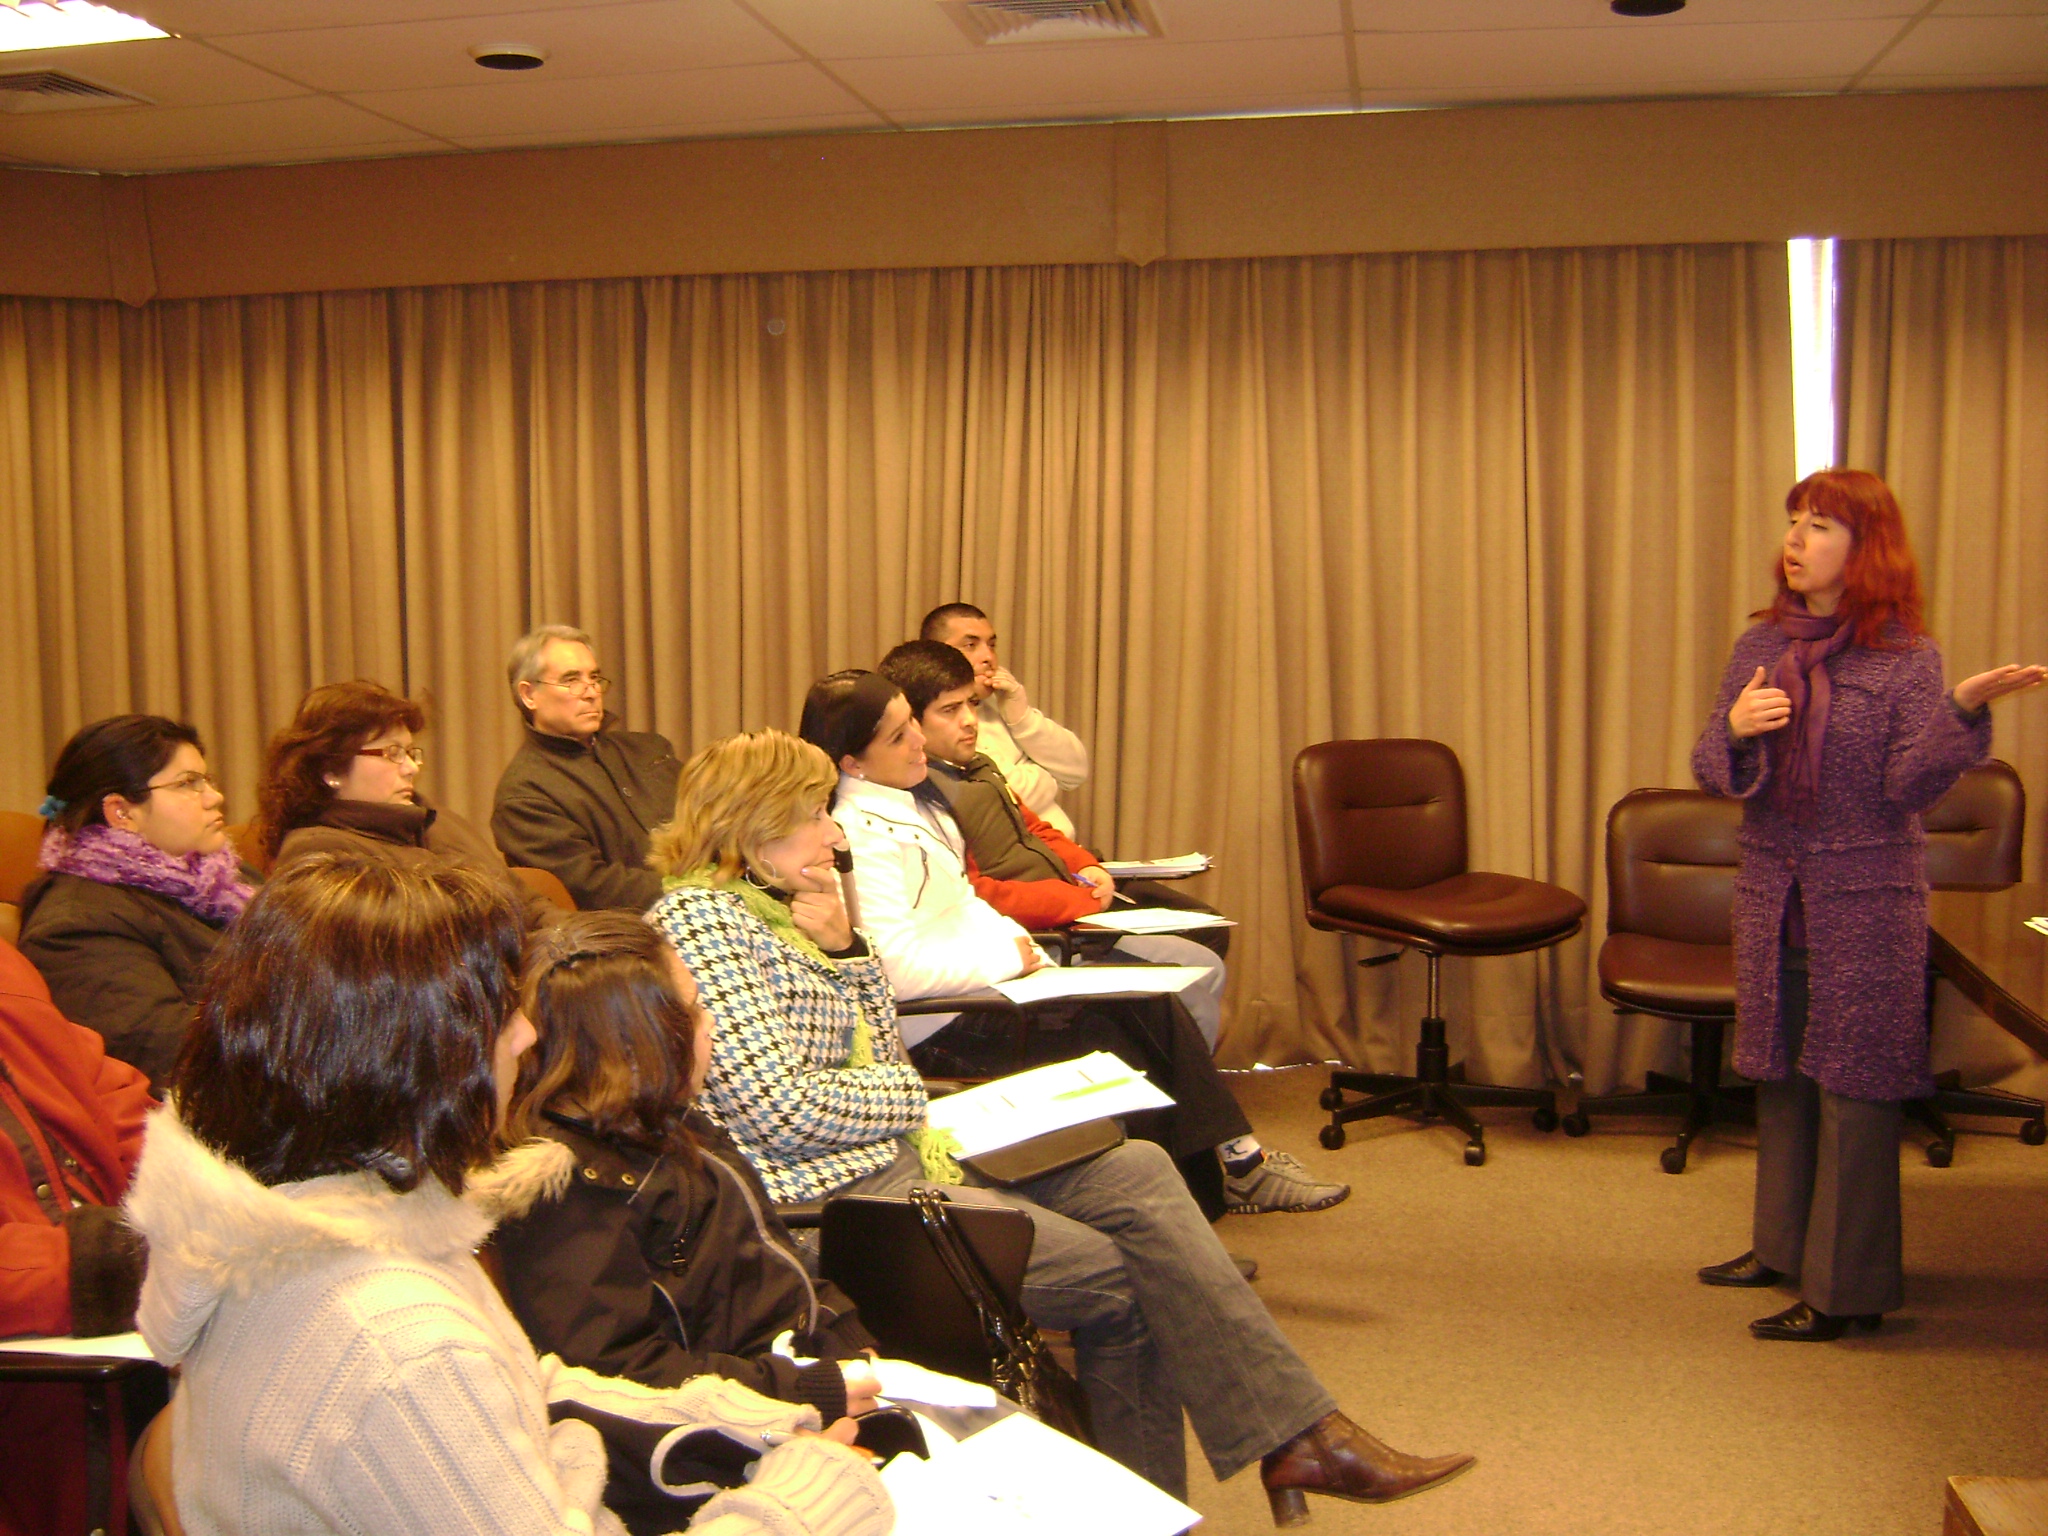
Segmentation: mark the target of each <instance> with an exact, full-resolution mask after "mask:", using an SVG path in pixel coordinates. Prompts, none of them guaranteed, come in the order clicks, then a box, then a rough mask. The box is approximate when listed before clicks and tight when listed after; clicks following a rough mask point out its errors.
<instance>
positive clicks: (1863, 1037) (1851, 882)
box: [1692, 469, 2048, 1341]
mask: <svg viewBox="0 0 2048 1536" xmlns="http://www.w3.org/2000/svg"><path fill="white" fill-rule="evenodd" d="M1785 508H1786V511H1787V512H1788V513H1789V514H1790V517H1791V523H1790V526H1789V527H1788V528H1787V529H1786V531H1785V542H1784V547H1783V549H1782V550H1781V551H1780V554H1779V558H1778V562H1777V587H1778V592H1777V598H1776V600H1775V601H1774V602H1773V603H1772V605H1771V606H1770V607H1769V608H1767V609H1765V610H1763V611H1762V612H1761V613H1759V614H1757V615H1756V617H1757V619H1758V620H1759V622H1758V623H1757V624H1755V625H1754V626H1752V627H1751V628H1750V629H1749V631H1748V632H1747V633H1745V634H1744V635H1743V636H1742V638H1741V639H1740V640H1738V641H1736V642H1735V654H1734V656H1733V658H1732V659H1731V660H1730V661H1729V663H1728V670H1727V672H1726V674H1725V675H1724V676H1723V677H1722V679H1721V689H1720V693H1719V694H1718V696H1717V697H1716V698H1715V700H1714V708H1713V713H1712V714H1711V715H1709V716H1708V719H1707V728H1706V730H1705V731H1704V732H1703V733H1702V734H1701V736H1700V739H1699V744H1698V745H1697V746H1696V747H1694V749H1693V757H1692V766H1693V774H1694V776H1695V777H1696V778H1697V779H1698V780H1699V783H1700V787H1701V788H1703V789H1705V790H1707V791H1708V792H1709V793H1711V794H1717V795H1728V796H1731V797H1733V798H1735V799H1739V800H1741V801H1742V802H1743V819H1742V832H1741V836H1740V842H1741V846H1742V865H1741V868H1740V869H1739V870H1738V871H1737V874H1736V879H1735V909H1734V932H1735V987H1736V1012H1737V1016H1738V1019H1739V1021H1740V1026H1739V1033H1738V1036H1737V1040H1736V1050H1735V1066H1736V1070H1737V1071H1739V1072H1741V1073H1742V1074H1743V1075H1744V1076H1746V1077H1752V1078H1755V1079H1757V1080H1758V1088H1757V1166H1756V1210H1755V1220H1754V1235H1753V1240H1752V1242H1753V1246H1752V1247H1751V1249H1750V1251H1749V1252H1748V1253H1745V1254H1743V1255H1742V1257H1741V1258H1739V1259H1731V1260H1729V1261H1728V1262H1727V1263H1725V1264H1713V1265H1709V1266H1708V1267H1707V1268H1705V1269H1702V1270H1701V1271H1700V1272H1699V1277H1700V1279H1701V1280H1702V1281H1704V1282H1705V1283H1706V1284H1708V1285H1732V1286H1746V1287H1763V1286H1771V1285H1776V1284H1777V1283H1778V1282H1779V1281H1781V1280H1793V1281H1796V1282H1797V1283H1798V1287H1799V1296H1800V1299H1799V1301H1798V1302H1797V1303H1795V1304H1794V1305H1792V1306H1790V1307H1788V1308H1786V1309H1785V1310H1784V1311H1782V1312H1778V1313H1776V1314H1774V1315H1772V1316H1770V1317H1765V1318H1759V1319H1758V1320H1757V1321H1755V1322H1753V1323H1751V1324H1750V1325H1749V1327H1750V1332H1751V1333H1753V1334H1755V1335H1756V1336H1757V1337H1758V1338H1760V1339H1791V1340H1801V1341H1824V1340H1829V1339H1837V1338H1840V1337H1841V1336H1842V1334H1843V1332H1844V1331H1845V1330H1846V1329H1847V1328H1848V1327H1849V1326H1850V1324H1852V1323H1853V1324H1855V1325H1856V1326H1858V1327H1860V1328H1865V1329H1870V1328H1875V1327H1877V1326H1878V1325H1879V1324H1880V1323H1881V1322H1882V1321H1883V1320H1884V1314H1885V1313H1887V1312H1890V1311H1893V1310H1895V1309H1896V1308H1897V1307H1898V1306H1899V1305H1900V1304H1901V1301H1902V1294H1901V1293H1902V1286H1903V1281H1902V1273H1901V1271H1902V1263H1901V1238H1900V1227H1899V1128H1900V1125H1899V1122H1900V1101H1902V1100H1904V1099H1909V1098H1917V1097H1920V1096H1923V1095H1925V1094H1929V1093H1932V1092H1933V1091H1934V1080H1933V1078H1932V1076H1931V1075H1930V1073H1929V1070H1928V1061H1927V1018H1926V1012H1925V1005H1924V998H1925V982H1924V975H1925V970H1926V964H1927V875H1926V860H1925V844H1926V834H1925V832H1924V831H1923V830H1922V828H1921V824H1920V815H1921V812H1923V811H1925V810H1926V809H1927V808H1928V807H1929V806H1931V805H1933V804H1934V802H1935V801H1937V800H1939V799H1940V798H1941V797H1942V795H1944V794H1945V793H1947V792H1948V790H1949V788H1950V786H1951V785H1953V784H1954V783H1955V782H1956V780H1957V779H1958V778H1960V777H1961V776H1962V774H1963V772H1964V771H1965V770H1966V769H1968V768H1970V767H1971V766H1972V765H1974V764H1976V763H1980V762H1982V761H1983V760H1984V759H1985V758H1986V757H1987V756H1989V755H1990V751H1991V714H1990V711H1989V709H1988V708H1987V707H1986V706H1988V705H1989V704H1990V702H1991V701H1992V700H1993V699H1995V698H1998V697H2000V696H2001V695H2003V694H2007V693H2014V692H2017V691H2019V690H2020V689H2023V688H2031V687H2034V686H2035V685H2037V684H2038V683H2040V682H2041V681H2042V680H2043V679H2044V677H2048V668H2043V667H2038V666H2032V667H2022V666H2006V667H1999V668H1996V669H1995V670H1993V671H1990V672H1982V673H1979V674H1978V675H1976V676H1975V677H1970V678H1965V679H1964V680H1963V681H1962V682H1960V683H1958V684H1957V685H1956V686H1955V688H1954V689H1952V690H1949V691H1944V690H1943V688H1942V668H1941V653H1940V652H1939V651H1938V650H1936V649H1935V646H1934V643H1933V641H1931V640H1930V639H1928V638H1927V634H1926V631H1925V627H1924V626H1923V624H1922V621H1921V597H1920V572H1919V568H1918V566H1917V565H1916V564H1915V562H1914V559H1913V553H1912V549H1911V547H1910V546H1909V545H1908V543H1907V540H1906V529H1905V522H1904V520H1903V518H1902V517H1901V516H1900V513H1899V506H1898V502H1897V501H1896V500H1894V499H1893V496H1892V493H1891V491H1890V489H1889V488H1888V487H1887V486H1886V485H1885V483H1884V482H1883V481H1882V480H1880V479H1878V478H1877V476H1875V475H1873V474H1870V473H1868V472H1867V471H1865V470H1855V469H1831V470H1823V471H1821V472H1819V473H1818V474H1813V475H1809V476H1807V478H1806V479H1804V480H1802V481H1800V482H1799V483H1798V484H1797V485H1795V486H1793V487H1792V490H1791V493H1790V494H1789V495H1788V496H1787V497H1786V498H1785Z"/></svg>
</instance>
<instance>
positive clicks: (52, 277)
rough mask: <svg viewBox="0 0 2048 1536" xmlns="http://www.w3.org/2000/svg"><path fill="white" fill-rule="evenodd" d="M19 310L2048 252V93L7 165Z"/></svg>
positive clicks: (0, 259) (2, 258)
mask: <svg viewBox="0 0 2048 1536" xmlns="http://www.w3.org/2000/svg"><path fill="white" fill-rule="evenodd" d="M0 227H4V229H5V231H6V238H5V239H4V240H0V292H8V293H19V294H39V295H55V296H68V297H78V298H124V299H127V300H129V301H131V302H139V301H140V300H142V299H144V298H147V297H150V296H152V295H154V296H157V297H162V298H195V297H208V296H215V295H222V294H244V293H289V292H301V291H309V290H319V289H343V288H382V287H398V286H410V285H415V284H434V283H477V282H497V281H525V280H536V279H550V278H589V277H620V276H644V275H660V274H669V273H700V272H764V271H819V270H835V269H846V268H854V269H859V268H878V267H883V268H885V267H922V266H956V265H1009V264H1017V263H1032V262H1095V261H1108V260H1115V259H1118V258H1123V259H1126V260H1134V261H1140V262H1143V261H1149V260H1153V259H1156V258H1159V257H1162V256H1165V257H1175V258H1199V257H1216V256H1254V255H1293V254H1310V253H1328V252H1340V251H1356V252H1368V251H1388V250H1482V249H1498V248H1504V247H1518V246H1596V245H1623V244H1646V243H1647V244H1663V243H1671V242H1694V241H1747V240H1777V239H1784V238H1786V237H1788V236H1792V235H1799V234H1828V235H1842V236H1852V237H1886V236H1910V235H1994V234H2038V233H2048V91H2043V90H2031V91H1979V92H1959V93H1943V94H1921V95H1898V96H1856V97H1841V96H1827V97H1819V96H1816V97H1788V98H1780V99H1772V100H1727V101H1719V100H1717V101H1663V102H1618V103H1603V104H1596V105H1577V106H1526V107H1488V108H1472V109H1464V110H1456V111H1440V112H1399V113H1378V114H1367V115H1362V116H1349V115H1347V116H1331V117H1296V118H1263V119H1232V120H1228V121H1216V122H1176V123H1126V124H1116V125H1108V124H1101V125H1088V126H1078V127H1064V128H1008V129H981V130H967V131H960V132H934V133H874V134H841V135H833V136H819V137H792V138H773V139H733V140H711V141H698V142H689V143H670V144H637V145H606V146H596V147H580V148H572V149H551V150H512V151H505V152H501V153H493V154H478V155H447V156H423V157H417V158H409V159H396V160H371V161H353V162H343V163H336V164H324V165H300V166H281V167H263V168H257V169H246V170H232V171H211V172H185V173H178V174H171V175H157V176H147V177H92V176H77V175H58V174H52V173H41V172H26V171H9V170H0Z"/></svg>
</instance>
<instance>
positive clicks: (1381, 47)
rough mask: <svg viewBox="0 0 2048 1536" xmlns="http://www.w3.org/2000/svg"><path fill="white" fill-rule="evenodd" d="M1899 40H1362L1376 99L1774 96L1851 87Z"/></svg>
mask: <svg viewBox="0 0 2048 1536" xmlns="http://www.w3.org/2000/svg"><path fill="white" fill-rule="evenodd" d="M1893 32H1894V28H1893V27H1892V25H1891V23H1889V22H1885V21H1852V22H1841V23H1832V24H1828V23H1811V22H1779V23H1774V24H1769V25H1757V26H1725V27H1688V28H1683V29H1676V28H1673V29H1667V30H1663V31H1657V32H1642V33H1624V32H1616V31H1610V30H1606V29H1592V28H1584V29H1577V30H1571V31H1563V30H1559V31H1521V32H1465V33H1455V32H1438V33H1407V34H1388V33H1380V34H1377V35H1374V36H1371V37H1360V38H1359V39H1358V40H1357V47H1358V78H1359V85H1360V87H1361V89H1363V90H1364V91H1366V92H1367V93H1368V94H1371V93H1372V92H1373V91H1374V89H1375V88H1378V87H1386V86H1404V87H1405V86H1417V87H1423V88H1438V89H1442V88H1464V87H1472V86H1482V87H1492V88H1496V89H1499V90H1502V91H1511V92H1516V93H1520V92H1525V91H1542V92H1545V93H1549V92H1553V91H1557V90H1573V89H1577V90H1582V91H1591V92H1595V93H1598V92H1602V91H1613V92H1621V91H1630V90H1635V89H1639V88H1642V87H1645V86H1651V85H1666V84H1669V85H1679V84H1684V85H1690V86H1691V87H1692V88H1694V89H1702V88H1707V89H1720V90H1728V91H1737V90H1751V89H1766V88H1769V86H1768V82H1772V81H1777V80H1783V79H1788V78H1792V77H1799V78H1814V77H1826V76H1837V77H1839V79H1840V80H1841V81H1842V82H1844V83H1846V82H1847V80H1848V79H1849V77H1850V76H1852V75H1854V74H1855V73H1856V71H1857V70H1859V69H1861V68H1862V67H1863V66H1864V65H1865V64H1866V63H1867V62H1868V61H1869V60H1870V59H1871V58H1872V57H1873V56H1874V55H1875V54H1876V53H1877V51H1878V50H1879V49H1880V48H1882V47H1883V46H1884V45H1885V44H1886V43H1887V42H1889V41H1890V40H1891V37H1892V35H1893Z"/></svg>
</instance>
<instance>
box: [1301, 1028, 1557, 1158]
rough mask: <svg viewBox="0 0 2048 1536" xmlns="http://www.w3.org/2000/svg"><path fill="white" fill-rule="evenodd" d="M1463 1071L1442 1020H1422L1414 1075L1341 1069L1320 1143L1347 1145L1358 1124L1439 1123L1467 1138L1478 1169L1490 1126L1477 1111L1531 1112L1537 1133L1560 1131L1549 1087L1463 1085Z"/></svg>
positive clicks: (1325, 1100)
mask: <svg viewBox="0 0 2048 1536" xmlns="http://www.w3.org/2000/svg"><path fill="white" fill-rule="evenodd" d="M1464 1076H1465V1073H1464V1068H1463V1067H1462V1066H1459V1067H1453V1066H1451V1065H1450V1050H1449V1047H1448V1046H1447V1045H1446V1044H1445V1040H1444V1021H1443V1020H1442V1019H1438V1018H1427V1019H1424V1020H1423V1021H1422V1039H1421V1040H1420V1041H1419V1042H1418V1043H1417V1045H1416V1047H1415V1075H1414V1076H1413V1077H1408V1076H1404V1075H1402V1074H1401V1073H1397V1072H1356V1071H1349V1070H1345V1069H1341V1068H1340V1069H1338V1070H1336V1071H1333V1072H1332V1073H1331V1074H1330V1086H1329V1087H1327V1088H1325V1089H1324V1090H1323V1094H1322V1098H1321V1100H1320V1101H1319V1102H1320V1103H1321V1105H1322V1107H1323V1108H1324V1109H1327V1110H1328V1111H1329V1112H1330V1123H1329V1124H1328V1125H1326V1126H1324V1127H1323V1129H1322V1132H1321V1134H1320V1135H1319V1137H1318V1139H1319V1140H1320V1141H1321V1142H1322V1144H1323V1145H1324V1146H1325V1147H1328V1148H1329V1149H1330V1150H1331V1151H1333V1152H1334V1151H1335V1150H1336V1149H1337V1148H1339V1147H1341V1146H1343V1145H1344V1141H1345V1136H1344V1127H1345V1126H1346V1125H1349V1124H1350V1123H1351V1122H1353V1121H1355V1120H1377V1119H1379V1118H1380V1117H1382V1116H1384V1115H1406V1116H1408V1117H1410V1118H1411V1119H1414V1120H1417V1121H1419V1122H1421V1123H1423V1124H1428V1123H1429V1122H1431V1121H1437V1120H1441V1121H1444V1122H1446V1123H1448V1124H1450V1125H1452V1126H1455V1127H1456V1128H1457V1129H1459V1130H1461V1131H1463V1132H1464V1133H1465V1162H1466V1165H1467V1166H1468V1167H1472V1168H1477V1167H1479V1166H1480V1165H1481V1164H1483V1163H1484V1162H1485V1161H1486V1127H1485V1126H1483V1125H1481V1124H1480V1123H1479V1122H1478V1121H1477V1120H1476V1119H1474V1118H1473V1116H1472V1110H1473V1108H1475V1107H1477V1108H1487V1107H1494V1106H1505V1107H1509V1108H1517V1109H1533V1110H1534V1111H1535V1114H1534V1115H1533V1116H1532V1119H1533V1120H1534V1122H1535V1125H1536V1129H1537V1130H1539V1131H1551V1130H1555V1129H1556V1128H1557V1095H1556V1094H1555V1093H1553V1092H1551V1091H1550V1090H1549V1089H1547V1088H1503V1087H1496V1086H1494V1085H1492V1084H1488V1083H1468V1082H1466V1081H1464ZM1347 1091H1348V1092H1351V1093H1363V1094H1365V1095H1367V1097H1366V1098H1365V1100H1364V1101H1363V1102H1362V1103H1357V1104H1347V1103H1345V1102H1344V1095H1345V1093H1346V1092H1347Z"/></svg>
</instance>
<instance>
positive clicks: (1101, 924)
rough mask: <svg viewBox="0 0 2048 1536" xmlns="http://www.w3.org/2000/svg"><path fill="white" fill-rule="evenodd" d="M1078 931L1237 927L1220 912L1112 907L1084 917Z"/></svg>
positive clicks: (1150, 930) (1155, 931) (1184, 929)
mask: <svg viewBox="0 0 2048 1536" xmlns="http://www.w3.org/2000/svg"><path fill="white" fill-rule="evenodd" d="M1074 926H1075V927H1076V928H1113V929H1115V930H1116V931H1117V932H1119V933H1187V932H1189V931H1191V930H1193V929H1196V928H1235V927H1236V926H1237V924H1236V923H1234V922H1232V921H1231V920H1230V919H1229V918H1227V917H1225V916H1224V915H1223V914H1222V913H1220V912H1183V911H1181V910H1180V909H1179V908H1178V907H1112V908H1110V909H1109V911H1107V912H1098V913H1096V914H1095V915H1094V916H1093V917H1084V918H1082V919H1081V920H1080V921H1079V922H1077V923H1075V924H1074Z"/></svg>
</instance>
